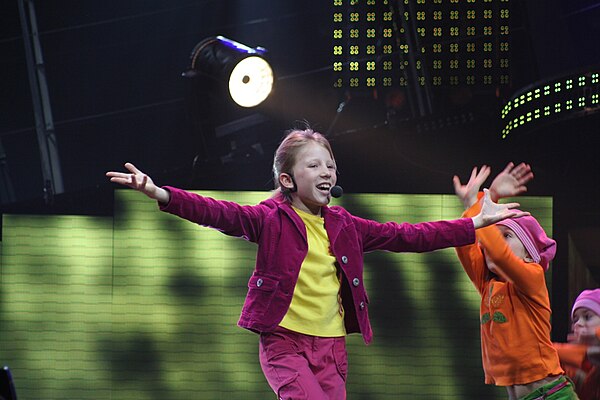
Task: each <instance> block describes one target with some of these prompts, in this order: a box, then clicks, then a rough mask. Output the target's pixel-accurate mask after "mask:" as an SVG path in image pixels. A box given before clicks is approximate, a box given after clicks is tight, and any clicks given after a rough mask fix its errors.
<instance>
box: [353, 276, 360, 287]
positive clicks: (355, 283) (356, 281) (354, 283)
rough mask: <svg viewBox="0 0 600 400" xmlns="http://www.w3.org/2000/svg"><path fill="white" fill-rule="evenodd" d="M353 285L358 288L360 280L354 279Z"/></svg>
mask: <svg viewBox="0 0 600 400" xmlns="http://www.w3.org/2000/svg"><path fill="white" fill-rule="evenodd" d="M352 284H353V285H354V286H358V285H359V284H360V280H359V279H358V278H354V279H352Z"/></svg>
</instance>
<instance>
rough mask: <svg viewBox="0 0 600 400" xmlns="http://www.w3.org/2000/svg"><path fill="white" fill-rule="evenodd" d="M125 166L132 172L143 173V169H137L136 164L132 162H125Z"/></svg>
mask: <svg viewBox="0 0 600 400" xmlns="http://www.w3.org/2000/svg"><path fill="white" fill-rule="evenodd" d="M125 168H127V170H128V171H129V172H132V173H134V174H141V173H142V171H140V170H139V169H137V168H136V167H135V165H133V164H132V163H129V162H128V163H125Z"/></svg>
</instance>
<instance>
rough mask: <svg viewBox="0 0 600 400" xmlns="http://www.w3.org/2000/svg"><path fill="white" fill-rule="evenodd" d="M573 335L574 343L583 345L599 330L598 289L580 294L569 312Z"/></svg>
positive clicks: (599, 308) (599, 298)
mask: <svg viewBox="0 0 600 400" xmlns="http://www.w3.org/2000/svg"><path fill="white" fill-rule="evenodd" d="M571 320H572V321H573V335H574V339H575V341H576V342H579V343H585V342H586V339H585V338H586V337H593V336H594V335H595V332H596V329H598V328H600V289H594V290H584V291H583V292H581V294H580V295H579V296H577V299H575V303H573V309H572V311H571Z"/></svg>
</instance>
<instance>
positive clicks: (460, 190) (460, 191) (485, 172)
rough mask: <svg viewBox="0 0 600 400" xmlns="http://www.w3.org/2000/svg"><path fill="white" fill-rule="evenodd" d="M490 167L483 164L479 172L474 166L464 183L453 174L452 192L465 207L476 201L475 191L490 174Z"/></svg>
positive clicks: (476, 191) (477, 190)
mask: <svg viewBox="0 0 600 400" xmlns="http://www.w3.org/2000/svg"><path fill="white" fill-rule="evenodd" d="M490 172H491V169H490V167H488V166H487V165H483V166H482V167H481V169H479V172H478V171H477V167H474V168H473V170H472V171H471V177H470V178H469V182H467V184H466V185H463V184H462V183H461V182H460V178H459V177H458V176H456V175H454V178H453V179H452V182H453V183H454V192H455V193H456V196H458V198H459V199H460V200H461V201H462V203H463V205H464V206H465V209H467V208H469V207H471V206H472V205H473V204H475V203H476V202H477V193H478V192H479V188H480V187H481V185H483V182H485V180H486V179H487V178H488V176H490Z"/></svg>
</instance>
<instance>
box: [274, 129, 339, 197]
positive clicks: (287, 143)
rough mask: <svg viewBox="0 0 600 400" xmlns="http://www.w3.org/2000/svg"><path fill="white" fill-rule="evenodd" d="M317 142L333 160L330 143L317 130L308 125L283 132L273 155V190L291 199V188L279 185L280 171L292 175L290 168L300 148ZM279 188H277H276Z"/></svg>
mask: <svg viewBox="0 0 600 400" xmlns="http://www.w3.org/2000/svg"><path fill="white" fill-rule="evenodd" d="M313 142H314V143H317V144H320V145H321V146H323V147H324V148H325V149H327V151H328V152H329V155H330V156H331V159H332V160H334V162H335V158H334V157H333V151H332V150H331V145H330V144H329V141H328V140H327V138H325V136H323V135H322V134H321V133H319V132H315V131H314V130H312V129H311V128H309V127H305V128H304V129H298V128H294V129H290V130H288V131H287V132H286V133H285V137H284V138H283V140H282V141H281V143H280V144H279V147H278V148H277V150H275V156H274V157H273V180H274V183H275V189H276V190H275V192H281V193H282V194H283V196H284V197H285V198H286V199H287V200H291V190H290V189H288V188H284V187H282V186H281V183H280V182H279V175H281V174H282V173H286V174H289V175H290V176H292V177H293V173H292V170H293V168H294V165H296V161H297V156H298V153H299V152H300V149H302V147H304V146H305V145H307V144H309V143H313ZM277 189H279V190H277Z"/></svg>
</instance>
